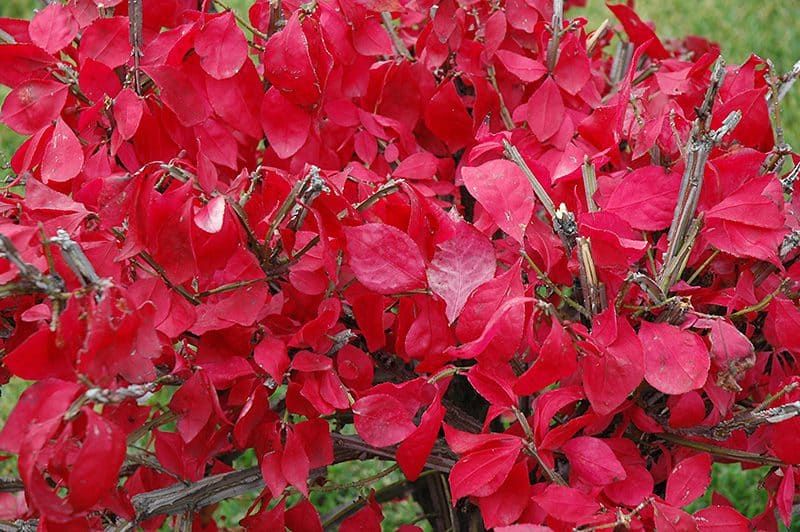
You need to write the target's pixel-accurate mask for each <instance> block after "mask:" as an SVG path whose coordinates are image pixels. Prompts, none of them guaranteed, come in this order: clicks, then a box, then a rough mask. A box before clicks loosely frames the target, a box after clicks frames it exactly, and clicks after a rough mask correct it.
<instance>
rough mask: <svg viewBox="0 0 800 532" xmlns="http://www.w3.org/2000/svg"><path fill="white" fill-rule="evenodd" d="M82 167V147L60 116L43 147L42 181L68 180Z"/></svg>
mask: <svg viewBox="0 0 800 532" xmlns="http://www.w3.org/2000/svg"><path fill="white" fill-rule="evenodd" d="M82 168H83V149H81V143H80V141H79V140H78V137H77V136H75V133H74V132H73V131H72V128H70V127H69V126H68V125H67V124H65V123H64V121H63V120H61V118H59V119H58V120H56V127H55V128H54V129H53V135H52V136H51V137H50V141H49V142H48V143H47V145H46V146H45V148H44V156H43V157H42V167H41V173H42V181H43V182H44V183H47V182H48V181H69V180H70V179H72V178H73V177H75V176H76V175H78V174H79V173H80V171H81V169H82Z"/></svg>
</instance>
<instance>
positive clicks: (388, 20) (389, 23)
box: [381, 11, 414, 61]
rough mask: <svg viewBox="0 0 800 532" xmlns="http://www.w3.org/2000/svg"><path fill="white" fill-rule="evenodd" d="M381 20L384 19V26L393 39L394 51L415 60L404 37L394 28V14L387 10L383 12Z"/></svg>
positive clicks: (405, 57)
mask: <svg viewBox="0 0 800 532" xmlns="http://www.w3.org/2000/svg"><path fill="white" fill-rule="evenodd" d="M381 20H382V21H383V27H384V28H385V29H386V33H388V34H389V38H390V39H391V40H392V46H394V51H395V52H396V53H397V55H399V56H401V57H402V58H403V59H406V60H408V61H413V60H414V56H412V55H411V52H409V51H408V47H406V43H404V42H403V39H401V38H400V36H399V35H398V34H397V30H395V28H394V21H393V20H392V14H391V13H388V12H386V11H384V12H382V13H381Z"/></svg>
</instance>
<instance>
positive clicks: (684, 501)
mask: <svg viewBox="0 0 800 532" xmlns="http://www.w3.org/2000/svg"><path fill="white" fill-rule="evenodd" d="M709 484H711V455H710V454H708V453H700V454H696V455H694V456H690V457H689V458H685V459H683V460H681V461H680V462H679V463H678V465H676V466H675V467H674V468H673V470H672V472H671V473H670V474H669V477H667V493H666V496H665V497H664V498H665V500H666V501H667V502H668V503H669V504H672V505H673V506H677V507H680V508H683V507H684V506H686V505H688V504H689V503H691V502H693V501H694V500H695V499H697V498H698V497H700V496H701V495H703V493H705V491H706V488H707V487H708V486H709Z"/></svg>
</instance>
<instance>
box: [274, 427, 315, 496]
mask: <svg viewBox="0 0 800 532" xmlns="http://www.w3.org/2000/svg"><path fill="white" fill-rule="evenodd" d="M310 470H311V464H310V462H309V460H308V456H307V455H306V450H305V449H304V448H303V442H302V441H301V440H300V438H299V437H298V435H297V433H296V432H295V431H294V430H293V429H291V428H290V429H287V431H286V445H285V446H284V448H283V456H282V458H281V471H282V472H283V476H284V478H285V479H286V481H287V482H288V483H289V484H290V485H292V486H294V487H295V488H297V491H299V492H300V493H301V494H302V495H303V497H308V472H309V471H310Z"/></svg>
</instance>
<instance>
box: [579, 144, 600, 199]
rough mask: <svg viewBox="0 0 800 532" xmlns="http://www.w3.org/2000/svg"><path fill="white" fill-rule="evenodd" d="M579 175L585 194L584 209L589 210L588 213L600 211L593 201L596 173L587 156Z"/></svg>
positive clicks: (595, 190)
mask: <svg viewBox="0 0 800 532" xmlns="http://www.w3.org/2000/svg"><path fill="white" fill-rule="evenodd" d="M581 175H582V176H583V189H584V191H585V193H586V208H587V209H589V212H597V211H599V210H600V208H599V207H598V206H597V203H595V201H594V195H595V192H597V172H596V171H595V169H594V164H593V163H592V161H590V160H589V157H588V156H587V157H586V158H585V159H584V160H583V166H582V167H581Z"/></svg>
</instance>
